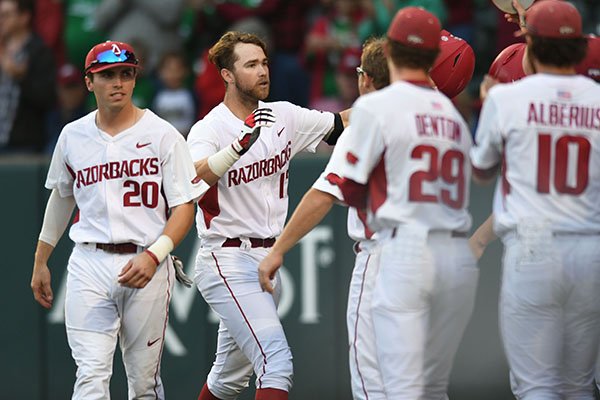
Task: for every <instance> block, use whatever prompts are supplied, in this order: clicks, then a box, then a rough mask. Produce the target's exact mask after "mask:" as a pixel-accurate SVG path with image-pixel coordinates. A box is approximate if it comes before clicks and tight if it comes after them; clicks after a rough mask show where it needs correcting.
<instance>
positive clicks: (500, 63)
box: [488, 43, 526, 83]
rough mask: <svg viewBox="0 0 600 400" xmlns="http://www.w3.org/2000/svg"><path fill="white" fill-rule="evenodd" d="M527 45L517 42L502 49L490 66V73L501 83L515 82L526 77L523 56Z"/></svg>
mask: <svg viewBox="0 0 600 400" xmlns="http://www.w3.org/2000/svg"><path fill="white" fill-rule="evenodd" d="M525 47H526V45H525V43H515V44H511V45H510V46H508V47H507V48H505V49H504V50H502V51H501V52H500V54H498V55H497V56H496V59H495V60H494V62H493V63H492V65H491V66H490V70H489V71H488V75H490V76H491V77H492V78H494V79H496V80H497V81H499V82H500V83H509V82H514V81H518V80H519V79H521V78H524V77H525V71H523V56H524V55H525Z"/></svg>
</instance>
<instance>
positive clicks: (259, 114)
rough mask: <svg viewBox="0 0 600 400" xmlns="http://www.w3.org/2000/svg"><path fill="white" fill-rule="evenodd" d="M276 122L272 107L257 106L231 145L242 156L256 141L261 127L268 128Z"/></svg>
mask: <svg viewBox="0 0 600 400" xmlns="http://www.w3.org/2000/svg"><path fill="white" fill-rule="evenodd" d="M274 123H275V114H273V110H271V109H270V108H257V109H256V110H254V111H252V114H250V115H248V117H247V118H246V120H245V121H244V126H243V127H242V132H241V133H240V136H238V138H237V139H236V140H234V141H233V143H232V144H231V146H232V147H233V149H234V150H235V151H236V152H237V153H238V154H239V155H240V156H241V155H243V154H245V153H246V152H247V151H248V150H249V149H250V147H251V146H252V145H253V144H254V142H256V139H258V136H259V135H260V128H262V127H265V128H268V127H270V126H271V125H273V124H274Z"/></svg>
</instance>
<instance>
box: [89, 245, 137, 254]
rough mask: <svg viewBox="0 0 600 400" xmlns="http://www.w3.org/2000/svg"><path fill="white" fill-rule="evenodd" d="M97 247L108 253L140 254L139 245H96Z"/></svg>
mask: <svg viewBox="0 0 600 400" xmlns="http://www.w3.org/2000/svg"><path fill="white" fill-rule="evenodd" d="M86 244H94V243H86ZM95 245H96V248H97V249H99V250H104V251H106V252H108V253H115V254H135V253H137V252H138V245H137V244H135V243H96V244H95Z"/></svg>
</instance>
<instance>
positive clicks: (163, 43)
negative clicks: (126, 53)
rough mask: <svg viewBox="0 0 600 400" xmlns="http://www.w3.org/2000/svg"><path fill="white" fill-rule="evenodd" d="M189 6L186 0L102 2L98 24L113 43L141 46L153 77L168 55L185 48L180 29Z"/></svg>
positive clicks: (107, 0)
mask: <svg viewBox="0 0 600 400" xmlns="http://www.w3.org/2000/svg"><path fill="white" fill-rule="evenodd" d="M185 6H186V0H169V1H165V0H102V2H101V3H100V5H99V6H98V8H97V9H96V12H95V15H94V21H95V26H96V28H97V29H99V30H101V31H106V36H107V38H109V39H110V40H119V41H123V42H126V43H130V44H131V45H132V46H133V43H132V42H136V43H138V42H139V43H141V44H142V45H143V46H144V48H145V49H146V51H147V54H146V56H147V58H146V60H145V63H146V66H145V68H146V69H147V73H148V74H150V73H152V72H154V69H155V68H156V66H157V65H158V61H159V60H160V58H161V57H162V55H163V54H164V53H165V52H167V51H170V50H180V49H181V48H182V45H183V38H182V36H181V35H180V32H179V27H180V25H181V21H182V16H183V13H184V8H185ZM138 47H139V46H137V47H135V49H136V50H137V49H138ZM137 90H138V87H137V86H136V92H137ZM136 105H137V104H136ZM138 106H139V105H138Z"/></svg>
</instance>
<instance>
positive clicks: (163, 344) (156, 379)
mask: <svg viewBox="0 0 600 400" xmlns="http://www.w3.org/2000/svg"><path fill="white" fill-rule="evenodd" d="M165 267H167V304H166V305H165V322H164V323H163V331H162V340H161V341H160V351H159V352H158V362H157V363H156V371H154V395H155V396H156V398H157V399H158V392H157V391H156V388H157V387H158V373H159V371H160V360H161V359H162V354H163V350H164V348H165V336H166V334H167V325H168V324H169V304H170V303H171V270H170V269H169V268H168V267H169V263H166V264H165Z"/></svg>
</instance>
